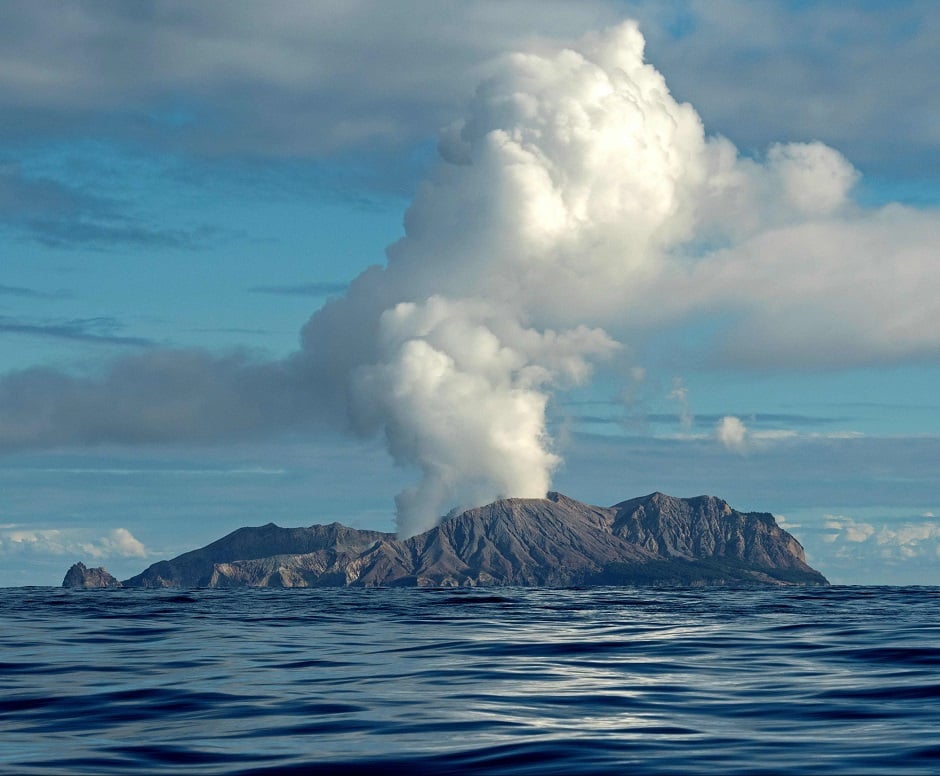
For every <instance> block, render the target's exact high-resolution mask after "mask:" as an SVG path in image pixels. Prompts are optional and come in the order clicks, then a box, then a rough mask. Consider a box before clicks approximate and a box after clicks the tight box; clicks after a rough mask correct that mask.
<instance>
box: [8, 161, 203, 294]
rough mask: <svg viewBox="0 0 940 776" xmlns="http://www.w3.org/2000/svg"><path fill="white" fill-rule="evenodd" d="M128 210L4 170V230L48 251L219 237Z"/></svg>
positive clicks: (185, 244)
mask: <svg viewBox="0 0 940 776" xmlns="http://www.w3.org/2000/svg"><path fill="white" fill-rule="evenodd" d="M127 209H128V206H127V205H126V204H123V203H120V202H117V201H114V200H110V199H106V198H102V197H100V196H97V195H95V194H92V193H89V192H88V191H85V190H83V189H82V188H80V187H77V186H73V185H68V184H65V183H62V182H60V181H56V180H53V179H51V178H45V177H34V176H30V175H28V174H26V173H24V172H23V170H22V169H21V167H20V166H19V165H17V164H13V163H2V164H0V226H2V227H5V228H6V230H8V231H12V232H13V233H14V234H15V235H18V236H20V237H25V238H27V239H30V240H34V241H36V242H38V243H40V244H42V245H45V246H47V247H51V248H74V247H76V246H78V247H83V248H90V249H96V250H105V249H109V248H115V247H127V246H134V247H151V248H166V247H172V248H192V247H198V246H199V245H202V244H203V243H205V241H206V240H207V239H208V238H210V237H212V236H213V231H212V230H210V229H207V228H205V227H195V228H191V229H167V228H162V227H156V226H153V225H152V224H149V223H148V222H146V221H145V220H143V219H140V218H136V217H134V216H132V215H129V214H128V213H127V212H125V211H126V210H127ZM7 288H9V287H7ZM15 291H16V289H15V288H14V290H13V292H15ZM21 291H22V290H21ZM0 293H3V291H0ZM8 293H11V292H8ZM20 295H21V296H25V295H28V294H24V293H20ZM34 298H38V296H34Z"/></svg>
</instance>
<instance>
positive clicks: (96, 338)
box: [0, 316, 154, 348]
mask: <svg viewBox="0 0 940 776" xmlns="http://www.w3.org/2000/svg"><path fill="white" fill-rule="evenodd" d="M122 328H123V326H122V324H121V323H120V321H117V320H116V319H114V318H110V317H97V318H80V319H72V320H65V321H57V322H42V323H36V322H29V321H26V320H24V319H21V318H13V317H9V316H0V334H14V335H21V336H28V337H41V338H44V339H58V340H70V341H74V342H85V343H91V344H98V345H120V346H127V347H137V348H147V347H152V346H153V345H154V343H153V341H152V340H149V339H147V338H145V337H132V336H127V335H124V334H120V333H119V332H120V330H121V329H122Z"/></svg>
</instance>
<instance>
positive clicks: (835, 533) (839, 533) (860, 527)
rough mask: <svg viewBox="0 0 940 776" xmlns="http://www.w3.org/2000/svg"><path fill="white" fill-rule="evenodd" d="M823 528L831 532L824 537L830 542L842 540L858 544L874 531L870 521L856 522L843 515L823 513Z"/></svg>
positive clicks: (868, 537)
mask: <svg viewBox="0 0 940 776" xmlns="http://www.w3.org/2000/svg"><path fill="white" fill-rule="evenodd" d="M823 528H824V529H825V530H826V531H831V532H832V533H828V534H826V535H825V537H824V538H825V541H827V542H830V543H831V542H835V541H843V542H851V543H853V544H859V543H861V542H865V541H868V539H870V538H871V537H872V536H873V535H874V533H875V526H873V525H872V524H871V523H864V522H858V521H856V520H854V519H853V518H851V517H847V516H845V515H824V516H823Z"/></svg>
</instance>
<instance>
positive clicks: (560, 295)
mask: <svg viewBox="0 0 940 776" xmlns="http://www.w3.org/2000/svg"><path fill="white" fill-rule="evenodd" d="M643 46H644V41H643V38H642V36H641V35H640V33H639V32H638V30H637V27H636V25H635V24H633V23H628V24H624V25H622V26H620V27H618V28H616V29H614V30H611V31H610V32H608V33H606V34H604V35H599V36H591V37H589V38H587V39H585V40H584V41H582V44H581V46H580V47H579V49H578V50H577V51H575V50H572V49H565V50H562V51H551V52H546V53H544V54H515V55H512V56H510V57H507V58H506V60H505V62H504V63H503V67H502V69H501V71H500V73H499V74H498V75H497V76H495V77H494V78H492V79H491V80H489V81H487V82H486V83H485V84H483V85H482V86H481V87H480V88H479V90H478V91H477V94H476V96H475V98H474V100H473V101H472V104H471V106H470V112H469V116H468V117H467V119H466V120H464V121H462V122H459V123H457V124H454V125H453V126H451V127H449V128H448V130H447V131H446V132H445V133H444V136H443V138H442V140H441V144H440V151H441V161H440V163H439V165H438V166H437V168H436V169H435V170H434V172H433V174H432V175H431V177H430V179H429V180H428V181H427V182H426V183H425V185H424V186H423V187H422V189H421V191H420V192H419V193H418V195H417V197H416V199H415V201H414V203H413V204H412V206H411V208H410V209H409V211H408V213H407V215H406V218H405V227H406V236H405V237H404V238H403V239H402V240H401V241H400V242H398V243H397V244H395V245H393V246H391V247H390V248H389V250H388V264H387V267H386V268H384V269H378V268H373V269H372V270H369V271H368V272H366V273H364V274H363V275H362V276H361V277H360V278H358V279H357V280H356V281H355V282H354V283H353V285H352V287H351V289H350V293H349V295H348V296H347V297H345V298H343V299H340V300H336V301H334V302H331V303H330V304H328V305H327V306H326V307H325V308H324V309H323V310H322V311H321V312H319V313H317V314H316V315H315V316H314V317H313V319H312V320H311V322H310V323H309V324H308V326H307V329H306V331H305V342H306V352H307V355H308V357H310V358H312V361H313V363H316V364H329V365H330V366H331V367H333V368H336V367H338V368H339V370H340V372H339V375H338V376H339V377H340V378H341V380H342V381H343V383H344V384H345V386H346V389H347V390H348V397H349V401H348V404H347V405H346V408H347V411H348V413H349V415H350V417H351V418H352V421H353V424H354V426H355V428H356V429H358V430H359V431H360V432H364V433H369V432H374V431H377V430H382V431H384V433H385V435H386V437H387V439H388V446H389V450H390V451H391V453H392V455H393V456H394V457H395V459H396V460H397V461H399V462H401V463H403V464H410V465H414V466H416V467H418V468H419V469H420V471H421V481H420V483H419V484H418V485H417V487H415V488H414V489H411V490H408V491H406V492H405V493H402V494H400V495H399V497H398V499H397V504H398V521H399V522H398V528H399V532H400V533H401V534H402V535H411V534H414V533H418V532H420V531H423V530H426V529H427V528H430V527H431V526H433V525H434V523H435V522H436V520H437V518H438V516H439V515H440V514H442V512H444V511H446V509H447V508H448V507H450V506H453V505H454V504H455V503H456V504H473V503H480V502H485V501H487V500H490V499H493V498H496V497H500V496H544V495H545V492H546V490H547V489H548V487H549V484H550V480H551V475H552V471H553V470H554V469H555V467H556V466H557V465H558V463H559V458H558V456H557V454H555V453H554V452H553V451H552V449H551V445H550V440H549V439H548V436H547V433H546V428H545V408H546V404H547V402H548V400H549V395H550V392H551V390H552V389H553V388H555V387H557V386H559V385H565V384H573V383H578V382H580V381H583V380H584V379H586V378H587V377H588V375H589V373H590V370H591V364H592V363H593V362H594V361H596V360H597V359H598V358H602V357H604V356H607V355H609V354H611V353H612V352H613V351H614V350H615V349H616V348H617V343H615V341H614V340H613V339H612V338H611V337H610V336H609V335H608V334H607V333H606V332H605V331H604V330H603V329H601V328H590V327H589V326H586V325H585V323H587V324H589V325H590V326H598V325H602V324H603V323H604V322H605V321H606V320H609V319H610V318H611V314H612V313H613V312H614V311H615V310H616V308H617V306H618V304H619V300H620V299H622V298H623V294H624V292H625V291H626V290H627V288H628V286H629V285H630V283H631V282H633V280H634V279H635V278H642V277H643V275H644V273H645V272H646V268H647V267H648V266H650V259H651V257H653V256H655V255H657V254H659V253H660V252H662V251H663V250H665V249H666V248H668V247H669V246H671V245H674V244H676V243H677V242H678V241H680V240H683V239H685V238H687V237H688V236H689V231H690V228H691V225H692V213H693V210H692V198H691V194H692V193H693V192H694V191H695V190H696V189H697V188H698V187H699V186H700V185H701V184H702V181H703V180H704V176H705V171H706V170H705V168H706V165H705V161H704V156H703V148H704V142H705V141H704V135H703V131H702V126H701V122H700V121H699V118H698V116H697V115H696V113H695V112H694V111H693V110H692V109H691V107H689V106H688V105H680V104H678V103H677V102H675V101H674V100H673V99H672V98H671V96H670V95H669V92H668V89H667V88H666V85H665V82H664V80H663V78H662V76H661V75H660V74H659V73H658V72H656V70H654V69H653V68H652V67H650V66H649V65H646V64H645V63H644V62H643ZM337 338H341V339H342V341H343V342H344V343H349V342H352V343H353V345H354V347H353V348H352V349H349V348H347V349H345V350H344V352H343V353H342V354H336V353H335V351H334V350H333V345H332V344H331V343H333V342H335V341H337ZM357 347H358V350H357ZM336 355H339V359H338V360H337V359H336V358H334V356H336ZM333 376H334V377H336V376H337V375H336V374H335V373H334V375H333Z"/></svg>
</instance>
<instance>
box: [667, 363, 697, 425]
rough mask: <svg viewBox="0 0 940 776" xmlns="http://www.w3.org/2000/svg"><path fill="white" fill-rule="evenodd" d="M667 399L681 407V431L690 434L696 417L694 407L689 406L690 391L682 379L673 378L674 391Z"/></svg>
mask: <svg viewBox="0 0 940 776" xmlns="http://www.w3.org/2000/svg"><path fill="white" fill-rule="evenodd" d="M666 398H667V399H670V400H671V401H674V402H676V403H677V404H678V405H679V415H678V421H679V429H680V430H681V431H682V433H683V434H688V433H690V432H691V431H692V426H693V425H694V424H695V415H693V414H692V406H691V405H690V404H689V389H688V388H686V386H685V385H684V383H683V382H682V378H681V377H674V378H673V380H672V390H671V391H670V392H669V395H668V396H667V397H666Z"/></svg>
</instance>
